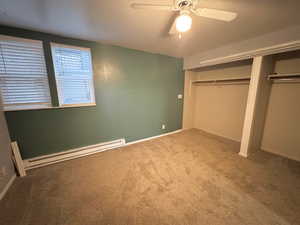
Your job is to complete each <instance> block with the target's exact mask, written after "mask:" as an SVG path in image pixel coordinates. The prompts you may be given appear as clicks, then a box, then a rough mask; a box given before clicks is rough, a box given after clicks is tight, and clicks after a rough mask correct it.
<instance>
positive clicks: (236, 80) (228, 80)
mask: <svg viewBox="0 0 300 225" xmlns="http://www.w3.org/2000/svg"><path fill="white" fill-rule="evenodd" d="M248 81H250V77H236V78H226V79H214V80H195V81H193V82H192V83H193V84H219V83H222V84H237V83H245V82H248Z"/></svg>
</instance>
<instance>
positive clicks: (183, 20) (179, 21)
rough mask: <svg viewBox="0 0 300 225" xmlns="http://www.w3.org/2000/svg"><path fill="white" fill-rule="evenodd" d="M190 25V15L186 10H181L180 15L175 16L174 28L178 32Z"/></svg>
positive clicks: (187, 28)
mask: <svg viewBox="0 0 300 225" xmlns="http://www.w3.org/2000/svg"><path fill="white" fill-rule="evenodd" d="M191 27H192V17H190V15H189V13H188V12H185V11H182V12H181V13H180V16H178V17H177V18H176V30H177V31H178V32H181V33H183V32H186V31H188V30H189V29H191Z"/></svg>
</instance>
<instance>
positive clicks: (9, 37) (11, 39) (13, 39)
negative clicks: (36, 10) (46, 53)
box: [0, 34, 43, 44]
mask: <svg viewBox="0 0 300 225" xmlns="http://www.w3.org/2000/svg"><path fill="white" fill-rule="evenodd" d="M0 39H1V40H7V41H24V42H28V43H39V44H43V41H41V40H36V39H30V38H21V37H15V36H9V35H2V34H0Z"/></svg>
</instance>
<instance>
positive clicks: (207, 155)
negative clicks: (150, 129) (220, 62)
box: [0, 129, 300, 225]
mask: <svg viewBox="0 0 300 225" xmlns="http://www.w3.org/2000/svg"><path fill="white" fill-rule="evenodd" d="M238 148H239V146H238V144H237V143H234V142H231V141H226V140H224V139H221V138H217V137H214V136H212V135H208V134H206V133H204V132H201V131H199V130H196V129H192V130H188V131H183V132H180V133H176V134H173V135H169V136H165V137H161V138H158V139H153V140H150V141H147V142H141V143H138V144H134V145H129V146H126V147H123V148H118V149H115V150H111V151H106V152H102V153H99V154H95V155H92V156H89V157H84V158H80V159H75V160H72V161H67V162H63V163H59V164H55V165H52V166H47V167H43V168H38V169H34V170H31V171H29V174H28V176H27V177H25V178H22V179H21V178H18V179H16V181H15V182H14V184H13V185H12V187H11V188H10V190H9V191H8V193H7V194H6V196H5V197H4V199H3V200H2V201H1V202H0V224H1V225H148V224H149V225H150V224H151V225H202V224H203V225H227V224H228V225H237V224H238V225H299V224H300V163H299V162H295V161H291V160H288V159H285V158H282V157H279V156H275V155H272V154H269V153H266V152H262V151H260V152H257V153H255V154H253V155H252V156H251V157H250V158H247V159H245V158H243V157H240V156H239V155H238V154H237V152H238Z"/></svg>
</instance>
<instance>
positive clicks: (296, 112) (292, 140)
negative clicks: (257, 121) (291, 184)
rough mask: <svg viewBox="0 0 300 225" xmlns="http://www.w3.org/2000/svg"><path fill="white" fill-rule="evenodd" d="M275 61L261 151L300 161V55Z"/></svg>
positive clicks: (295, 53)
mask: <svg viewBox="0 0 300 225" xmlns="http://www.w3.org/2000/svg"><path fill="white" fill-rule="evenodd" d="M273 60H274V69H273V73H272V75H270V76H269V79H270V80H271V91H270V97H269V102H268V109H267V112H266V120H265V126H264V132H263V138H262V145H261V149H262V150H264V151H268V152H272V153H275V154H279V155H282V156H285V157H287V158H291V159H294V160H298V161H300V117H299V116H300V51H299V50H298V51H292V52H286V53H281V54H277V55H274V56H273Z"/></svg>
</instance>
